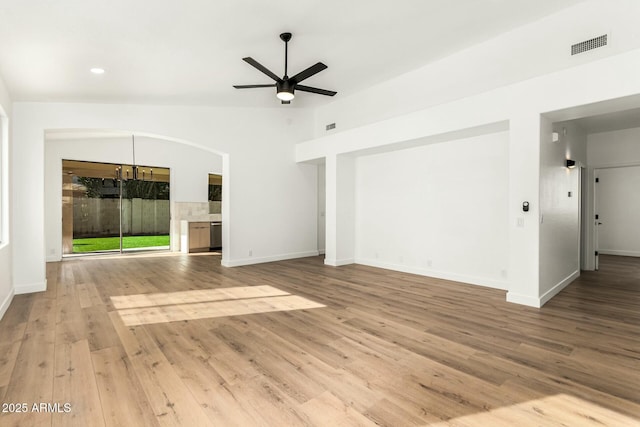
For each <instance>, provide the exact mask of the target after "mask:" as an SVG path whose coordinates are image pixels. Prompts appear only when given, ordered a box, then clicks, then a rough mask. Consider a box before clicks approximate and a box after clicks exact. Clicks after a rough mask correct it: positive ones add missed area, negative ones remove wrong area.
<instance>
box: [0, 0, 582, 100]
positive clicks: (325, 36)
mask: <svg viewBox="0 0 640 427" xmlns="http://www.w3.org/2000/svg"><path fill="white" fill-rule="evenodd" d="M580 1H582V0H536V1H531V0H400V1H395V2H391V1H388V0H350V1H340V0H323V1H319V0H314V1H311V0H278V1H275V2H274V1H263V0H184V1H172V0H135V1H131V0H109V1H97V0H0V75H1V76H2V77H3V79H4V81H5V83H6V86H7V87H8V90H9V92H10V94H11V96H12V98H13V100H14V101H64V102H78V101H80V102H107V103H147V104H149V103H150V104H177V105H221V106H253V107H277V108H281V107H282V106H281V105H280V103H279V102H278V101H277V99H276V98H275V90H273V89H254V90H242V91H240V90H235V89H233V88H232V85H233V84H258V83H271V81H270V80H269V78H268V77H266V76H264V75H263V74H261V73H260V72H258V71H257V70H256V69H254V68H252V67H251V66H249V65H248V64H246V63H245V62H243V61H242V60H241V59H242V58H243V57H246V56H251V57H253V58H254V59H256V60H257V61H259V62H261V63H262V64H263V65H265V66H266V67H268V68H269V69H271V70H272V71H274V72H275V73H276V74H278V75H282V74H283V69H284V44H283V43H282V41H281V40H280V39H279V37H278V35H279V34H280V33H282V32H285V31H289V32H292V33H293V39H292V41H291V42H290V43H289V74H290V75H293V74H295V73H297V72H298V71H300V70H302V69H304V68H307V67H308V66H310V65H312V64H314V63H316V62H318V61H322V62H324V63H325V64H327V65H328V66H329V68H328V69H327V70H325V71H323V72H321V73H319V74H317V75H315V76H313V77H311V78H309V79H308V80H307V81H306V82H305V84H307V85H309V86H315V87H321V88H326V89H331V90H335V91H337V92H338V95H337V96H338V97H344V96H348V95H349V94H352V93H354V92H357V91H360V90H362V89H364V88H366V87H369V86H371V85H373V84H375V83H377V82H380V81H383V80H385V79H388V78H390V77H393V76H395V75H398V74H401V73H404V72H407V71H410V70H412V69H415V68H417V67H420V66H422V65H425V64H427V63H429V62H431V61H434V60H437V59H438V58H442V57H444V56H447V55H449V54H451V53H453V52H456V51H458V50H461V49H463V48H466V47H469V46H471V45H474V44H477V43H479V42H482V41H484V40H486V39H489V38H491V37H494V36H496V35H498V34H500V33H503V32H506V31H508V30H510V29H512V28H515V27H518V26H521V25H524V24H526V23H529V22H532V21H535V20H538V19H540V18H542V17H544V16H546V15H549V14H552V13H554V12H556V11H558V10H560V9H563V8H566V7H569V6H571V5H574V4H576V3H579V2H580ZM92 67H100V68H104V69H105V73H104V74H102V75H94V74H92V73H90V72H89V69H90V68H92ZM326 102H331V98H329V97H325V96H320V95H314V94H309V93H304V94H301V95H299V96H297V97H296V99H295V100H294V102H293V103H292V104H291V106H286V107H282V108H290V107H304V106H317V105H321V104H322V103H326Z"/></svg>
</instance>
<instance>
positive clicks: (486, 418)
mask: <svg viewBox="0 0 640 427" xmlns="http://www.w3.org/2000/svg"><path fill="white" fill-rule="evenodd" d="M516 425H517V426H519V427H526V426H580V427H589V426H598V427H602V426H611V427H613V426H616V427H617V426H621V427H622V426H638V425H640V418H631V417H629V416H627V415H623V414H620V413H618V412H615V411H612V410H610V409H607V408H603V407H602V406H600V405H597V404H596V403H593V402H590V401H587V400H584V399H581V398H579V397H576V396H570V395H567V394H556V395H553V396H548V397H544V398H541V399H536V400H530V401H527V402H523V403H518V404H516V405H511V406H505V407H501V408H497V409H493V410H491V411H488V412H480V413H475V414H470V415H465V416H462V417H458V418H454V419H451V420H449V421H443V422H439V423H435V424H429V427H451V426H460V427H467V426H468V427H471V426H516Z"/></svg>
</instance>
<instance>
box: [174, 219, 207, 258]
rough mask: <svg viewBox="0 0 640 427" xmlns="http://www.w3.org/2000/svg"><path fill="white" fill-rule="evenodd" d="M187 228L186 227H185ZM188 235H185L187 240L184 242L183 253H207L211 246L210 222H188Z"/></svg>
mask: <svg viewBox="0 0 640 427" xmlns="http://www.w3.org/2000/svg"><path fill="white" fill-rule="evenodd" d="M185 228H186V227H185ZM185 231H187V233H184V234H183V237H186V239H183V240H182V242H181V243H182V244H181V246H182V247H181V251H182V252H207V251H208V250H209V244H210V240H209V239H210V233H211V232H210V225H209V222H208V221H207V222H201V221H198V222H188V230H185Z"/></svg>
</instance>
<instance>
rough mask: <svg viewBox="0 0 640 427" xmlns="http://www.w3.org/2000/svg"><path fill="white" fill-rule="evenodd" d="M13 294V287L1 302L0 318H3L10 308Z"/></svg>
mask: <svg viewBox="0 0 640 427" xmlns="http://www.w3.org/2000/svg"><path fill="white" fill-rule="evenodd" d="M13 295H14V292H13V289H11V290H10V291H9V295H7V297H6V298H5V299H4V301H2V304H0V320H2V318H3V317H4V314H5V313H6V312H7V310H8V309H9V305H11V301H13Z"/></svg>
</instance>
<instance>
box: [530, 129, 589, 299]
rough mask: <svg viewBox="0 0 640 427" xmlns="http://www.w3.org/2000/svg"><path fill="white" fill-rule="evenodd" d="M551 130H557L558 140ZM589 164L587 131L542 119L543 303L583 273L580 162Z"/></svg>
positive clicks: (541, 244) (541, 264) (541, 238)
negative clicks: (572, 165)
mask: <svg viewBox="0 0 640 427" xmlns="http://www.w3.org/2000/svg"><path fill="white" fill-rule="evenodd" d="M552 132H557V133H558V135H559V140H558V141H557V142H553V140H552ZM567 159H572V160H575V161H576V167H575V168H573V169H568V168H567V167H566V160H567ZM586 163H587V139H586V134H585V133H584V131H583V130H582V129H581V128H580V127H578V126H577V125H575V124H573V123H563V122H559V123H551V122H550V121H549V120H548V119H546V118H542V120H541V132H540V215H541V219H540V222H541V224H540V248H539V249H540V267H539V269H540V297H541V299H542V303H543V304H544V303H545V302H546V301H548V300H549V299H551V298H552V297H553V296H554V295H556V294H557V293H558V292H560V291H561V290H562V289H564V288H565V287H566V286H567V285H568V284H569V283H571V282H572V281H573V280H575V279H576V278H577V277H578V276H579V275H580V209H581V206H580V197H579V196H580V194H579V192H580V187H579V185H580V165H586ZM569 193H571V196H569Z"/></svg>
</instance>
